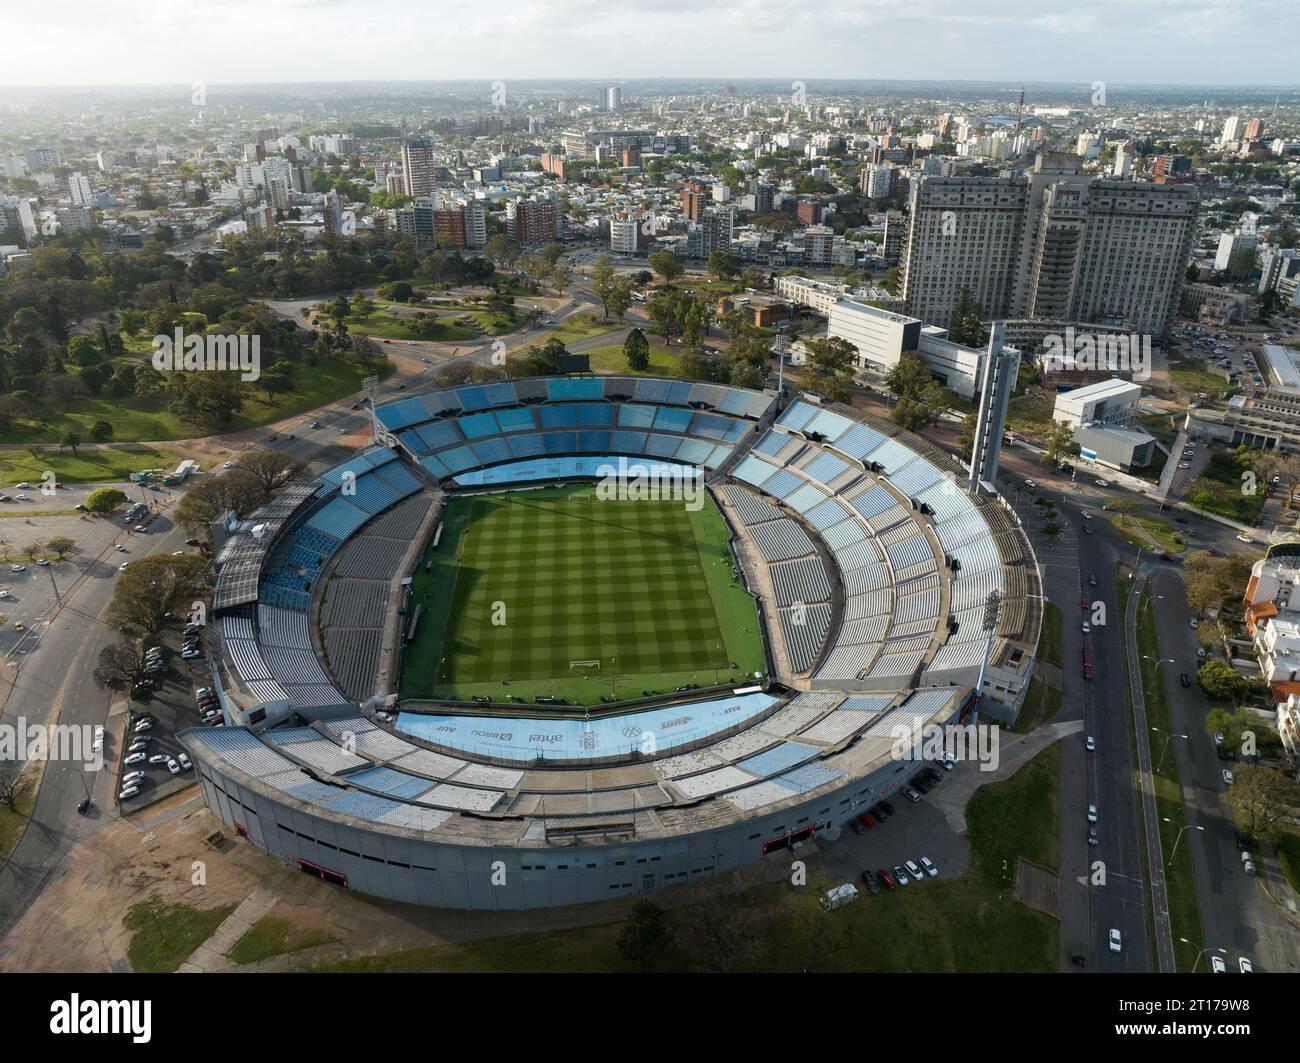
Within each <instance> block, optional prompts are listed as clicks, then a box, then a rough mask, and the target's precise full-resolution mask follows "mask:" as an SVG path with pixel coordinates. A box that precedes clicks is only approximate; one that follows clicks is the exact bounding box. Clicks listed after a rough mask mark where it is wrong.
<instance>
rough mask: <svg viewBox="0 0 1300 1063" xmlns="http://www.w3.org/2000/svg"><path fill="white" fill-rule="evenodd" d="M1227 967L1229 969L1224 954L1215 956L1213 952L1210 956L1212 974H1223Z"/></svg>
mask: <svg viewBox="0 0 1300 1063" xmlns="http://www.w3.org/2000/svg"><path fill="white" fill-rule="evenodd" d="M1227 969H1228V965H1227V964H1225V963H1224V962H1223V957H1222V956H1215V955H1213V954H1211V956H1210V973H1211V974H1223V973H1225V972H1226V971H1227Z"/></svg>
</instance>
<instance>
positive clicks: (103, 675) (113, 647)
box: [94, 638, 144, 690]
mask: <svg viewBox="0 0 1300 1063" xmlns="http://www.w3.org/2000/svg"><path fill="white" fill-rule="evenodd" d="M143 677H144V663H143V662H142V661H141V659H140V652H139V650H137V649H136V644H135V642H134V641H132V640H131V639H129V638H122V639H120V640H118V641H117V642H114V643H110V644H109V645H107V646H105V647H104V648H103V649H102V650H100V651H99V662H98V663H97V664H96V665H95V671H94V678H95V682H96V683H98V684H99V685H100V686H102V687H107V688H108V689H110V690H130V689H131V688H132V687H133V686H135V684H136V683H138V682H139V681H140V680H141V679H142V678H143Z"/></svg>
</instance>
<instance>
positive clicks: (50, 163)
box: [27, 148, 59, 171]
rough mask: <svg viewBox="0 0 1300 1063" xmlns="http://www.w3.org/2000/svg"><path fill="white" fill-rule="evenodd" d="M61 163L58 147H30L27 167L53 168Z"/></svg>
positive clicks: (35, 168) (31, 168)
mask: <svg viewBox="0 0 1300 1063" xmlns="http://www.w3.org/2000/svg"><path fill="white" fill-rule="evenodd" d="M58 165H59V149H58V148H28V149H27V168H28V169H29V170H32V171H35V170H52V169H54V167H56V166H58Z"/></svg>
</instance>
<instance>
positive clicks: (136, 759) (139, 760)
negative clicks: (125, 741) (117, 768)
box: [122, 753, 149, 764]
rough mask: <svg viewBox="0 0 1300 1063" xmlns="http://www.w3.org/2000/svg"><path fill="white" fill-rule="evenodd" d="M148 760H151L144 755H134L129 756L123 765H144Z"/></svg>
mask: <svg viewBox="0 0 1300 1063" xmlns="http://www.w3.org/2000/svg"><path fill="white" fill-rule="evenodd" d="M148 759H149V758H148V757H146V756H145V755H144V754H143V753H132V754H131V755H130V756H128V757H127V758H126V760H124V761H122V763H123V764H143V763H144V762H145V761H146V760H148Z"/></svg>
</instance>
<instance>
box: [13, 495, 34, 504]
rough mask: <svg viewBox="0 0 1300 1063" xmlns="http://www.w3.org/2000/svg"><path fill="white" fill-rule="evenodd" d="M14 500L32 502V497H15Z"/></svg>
mask: <svg viewBox="0 0 1300 1063" xmlns="http://www.w3.org/2000/svg"><path fill="white" fill-rule="evenodd" d="M14 498H16V499H18V501H19V502H30V501H31V500H32V496H31V495H14Z"/></svg>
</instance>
